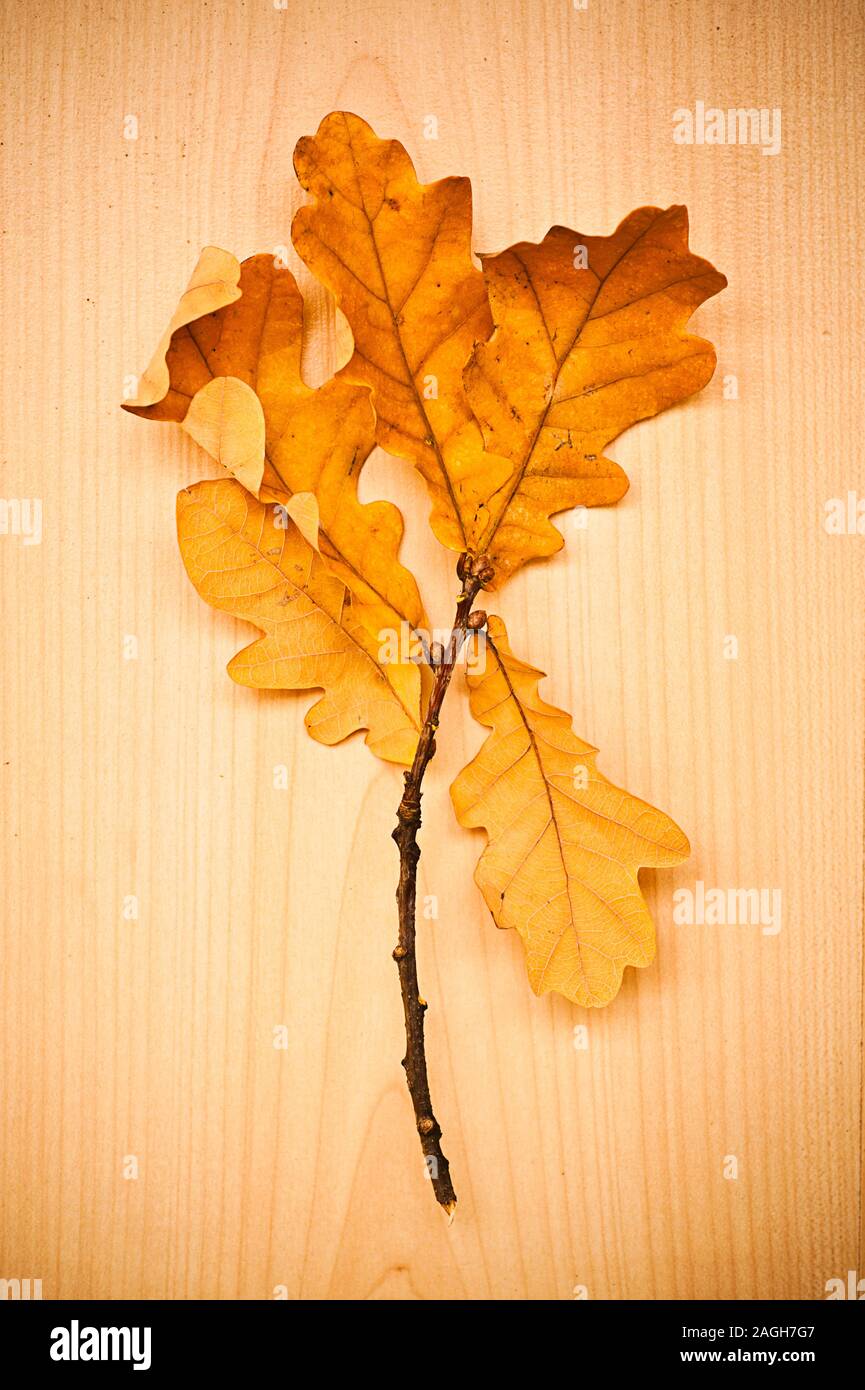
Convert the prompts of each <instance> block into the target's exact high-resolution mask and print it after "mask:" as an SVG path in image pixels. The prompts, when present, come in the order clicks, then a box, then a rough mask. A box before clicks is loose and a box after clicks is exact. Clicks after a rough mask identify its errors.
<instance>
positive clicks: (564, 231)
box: [464, 207, 727, 577]
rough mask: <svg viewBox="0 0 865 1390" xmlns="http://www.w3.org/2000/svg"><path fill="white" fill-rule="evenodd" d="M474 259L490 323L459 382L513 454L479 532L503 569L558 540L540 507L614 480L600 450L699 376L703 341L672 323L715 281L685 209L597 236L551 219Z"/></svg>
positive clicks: (489, 433) (705, 375)
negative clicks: (692, 240) (533, 234)
mask: <svg viewBox="0 0 865 1390" xmlns="http://www.w3.org/2000/svg"><path fill="white" fill-rule="evenodd" d="M481 259H482V262H483V267H484V277H485V280H486V284H487V289H488V291H489V297H490V304H491V308H492V313H493V318H494V320H495V325H496V326H495V330H494V332H493V334H492V336H491V337H490V339H489V341H488V342H485V343H481V344H479V345H478V346H477V347H476V348H475V349H474V352H473V354H472V357H471V360H470V361H469V363H468V365H467V367H466V370H465V374H464V381H465V387H466V395H467V397H468V401H469V404H470V405H471V408H472V410H473V411H474V413H475V415H476V416H477V419H478V420H479V421H480V424H481V428H482V430H483V434H484V439H485V441H486V445H487V448H488V449H489V450H491V451H494V452H495V453H497V454H502V455H504V456H505V457H506V458H507V459H508V460H509V461H510V463H511V466H512V471H511V474H510V476H509V478H508V480H507V482H506V483H505V484H504V485H503V486H502V487H501V488H499V489H498V491H497V492H495V493H492V494H490V496H489V497H488V499H487V504H488V509H489V511H488V520H487V522H486V525H485V527H484V529H483V532H482V534H481V536H480V538H479V540H478V549H479V551H480V552H481V553H486V554H488V555H489V557H490V559H491V561H492V563H493V565H494V567H495V570H496V573H497V575H498V576H499V577H504V576H506V575H508V574H510V573H512V572H513V570H515V569H516V568H517V567H518V566H519V565H520V564H522V563H523V562H524V561H525V560H528V559H532V558H534V557H536V556H542V555H549V554H552V553H553V552H554V551H556V550H558V549H559V548H560V547H561V545H562V536H561V533H560V532H559V531H558V530H557V529H556V527H554V526H553V525H552V523H551V522H550V520H549V518H550V516H551V515H552V514H554V513H555V512H560V511H564V510H565V509H566V508H568V507H574V506H578V505H580V506H586V507H597V506H602V505H605V504H607V503H611V502H616V501H618V499H619V498H620V497H621V496H622V495H623V494H624V493H625V492H626V491H627V487H628V480H627V477H626V476H625V474H624V473H623V472H622V470H621V468H619V466H618V464H616V463H613V462H612V461H611V460H610V459H607V458H605V457H604V449H605V448H606V446H607V445H608V444H609V442H610V440H612V439H615V438H616V436H617V435H619V434H621V433H622V431H623V430H625V429H627V428H628V426H629V425H633V424H634V423H636V421H638V420H645V419H647V418H648V417H649V416H651V415H657V414H658V413H659V411H662V410H666V409H667V407H668V406H671V405H674V404H676V402H678V401H681V400H684V399H685V397H687V396H690V395H693V394H694V392H696V391H699V390H701V389H702V387H704V386H705V385H706V383H707V382H708V381H709V379H710V377H711V376H712V373H713V371H714V369H715V351H714V348H713V347H712V345H711V343H708V342H705V341H704V340H703V339H702V338H696V337H693V336H691V335H690V334H687V333H685V332H684V327H685V324H686V323H687V321H688V319H689V318H690V317H691V314H692V313H693V312H694V310H695V309H696V308H697V307H698V305H700V304H702V302H703V300H704V299H708V298H709V297H710V296H711V295H713V294H717V293H718V291H719V290H722V289H723V288H724V286H725V285H726V283H727V281H726V279H725V278H724V276H723V275H721V274H719V272H718V271H716V270H715V269H714V268H713V266H711V265H710V264H709V262H708V261H705V260H702V259H701V258H700V257H699V256H695V255H693V254H692V253H691V252H690V251H689V250H688V214H687V210H686V209H685V208H684V207H671V208H667V209H666V211H662V210H661V209H659V208H651V207H647V208H638V209H637V211H636V212H632V213H631V214H630V216H628V217H626V218H625V220H624V221H623V222H622V223H621V224H620V226H619V227H618V228H617V230H616V231H615V232H614V233H613V234H612V236H607V237H595V236H583V235H582V233H580V232H573V231H570V230H569V229H568V228H567V227H553V228H552V229H551V230H550V231H549V232H548V233H547V235H546V236H545V237H544V240H543V241H542V242H540V243H538V244H534V243H532V242H520V243H519V244H518V245H516V246H512V247H511V248H510V249H509V250H507V251H503V252H502V253H501V254H500V255H497V256H483V257H482V258H481Z"/></svg>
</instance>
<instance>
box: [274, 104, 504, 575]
mask: <svg viewBox="0 0 865 1390" xmlns="http://www.w3.org/2000/svg"><path fill="white" fill-rule="evenodd" d="M294 164H295V169H296V171H297V176H298V178H299V179H300V182H301V184H302V185H303V187H304V188H306V189H307V190H308V191H309V192H310V193H311V194H313V196H314V198H315V202H314V203H312V204H310V205H309V206H307V207H303V208H301V209H300V211H299V212H298V213H297V214H296V216H295V218H294V223H293V226H292V239H293V241H294V245H295V247H296V249H297V251H298V254H299V255H300V256H301V257H302V258H303V260H304V261H305V262H306V264H307V265H308V266H309V267H310V269H311V270H312V271H313V273H314V274H315V275H316V276H317V277H318V279H319V280H321V281H322V283H323V284H325V285H327V286H328V288H329V289H331V290H332V291H333V293H334V294H335V296H336V299H337V303H338V304H339V307H340V308H341V309H342V311H343V313H344V314H345V316H346V318H347V319H348V322H349V324H350V326H351V330H352V333H353V334H354V344H355V346H354V354H353V356H352V358H351V360H350V361H349V362H348V364H347V365H346V366H345V367H344V368H343V369H342V372H341V373H340V375H341V376H342V377H343V378H344V379H345V380H347V381H352V382H362V383H365V384H367V385H369V386H371V387H372V388H373V390H374V401H375V409H376V438H377V440H378V442H379V443H380V444H381V445H383V446H384V448H386V449H388V450H389V451H390V452H391V453H394V454H398V455H399V456H400V457H402V458H407V459H409V460H410V461H411V462H412V463H414V464H415V465H416V466H417V467H418V469H419V470H420V472H421V473H422V475H423V477H424V478H425V480H426V482H427V485H428V487H429V490H430V493H431V497H432V502H433V511H432V515H431V518H430V520H431V524H432V527H433V530H434V531H435V534H436V535H437V536H438V538H439V539H440V540H441V541H442V542H443V543H444V544H445V545H447V546H450V547H451V548H452V549H454V550H474V549H475V547H476V541H477V538H478V536H479V527H480V526H481V524H482V523H483V521H485V519H486V513H485V511H484V505H485V500H486V498H487V497H488V496H489V495H490V494H491V493H494V492H496V491H497V490H498V489H499V488H500V487H501V486H503V485H504V482H505V480H506V479H507V477H508V476H509V475H510V472H511V466H510V464H509V463H508V462H507V461H506V460H505V459H502V458H496V457H494V456H493V455H491V454H489V453H487V452H485V450H484V446H483V439H482V437H481V432H480V429H479V427H478V424H477V421H476V420H475V419H474V417H473V416H472V413H471V411H470V409H469V407H468V404H467V402H466V398H465V393H464V390H463V383H462V372H463V368H464V366H465V364H466V361H467V359H468V356H469V354H470V352H471V350H472V347H473V346H474V343H475V342H476V340H478V339H481V338H485V337H487V336H488V334H489V333H490V331H491V329H492V319H491V317H490V310H489V304H488V302H487V295H486V290H485V289H484V282H483V277H482V275H481V273H480V271H479V270H477V269H476V267H475V266H474V265H473V264H472V258H471V221H472V209H471V185H470V183H469V180H468V179H465V178H447V179H441V180H440V181H439V182H438V183H431V184H421V183H419V182H418V180H417V177H416V176H415V171H414V166H413V165H412V162H411V160H410V159H409V157H408V155H407V153H406V151H405V149H404V148H403V146H402V145H401V144H400V143H399V142H398V141H397V140H380V139H379V138H378V137H377V136H376V135H375V133H374V132H373V130H372V129H371V128H370V126H368V125H367V123H366V121H363V120H361V119H360V117H359V116H354V115H351V114H350V113H349V112H344V111H337V112H334V113H332V114H331V115H329V116H326V117H325V119H324V120H323V121H322V123H321V125H320V126H319V128H318V133H317V134H316V135H315V136H310V137H307V138H305V139H303V140H301V141H299V143H298V145H297V148H296V150H295V155H294Z"/></svg>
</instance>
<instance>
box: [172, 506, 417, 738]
mask: <svg viewBox="0 0 865 1390" xmlns="http://www.w3.org/2000/svg"><path fill="white" fill-rule="evenodd" d="M177 534H178V540H179V542H180V553H181V556H182V557H183V563H184V565H185V566H186V571H187V573H188V575H189V577H190V579H191V580H192V583H193V584H194V585H195V587H196V589H197V590H198V592H199V593H200V594H201V597H202V598H203V599H205V600H206V601H207V602H208V603H209V604H211V605H212V607H214V608H219V609H222V611H223V612H226V613H231V614H232V615H233V616H234V617H237V618H244V619H246V620H247V621H248V622H251V623H254V624H255V625H256V627H258V628H260V629H261V630H262V631H263V632H264V633H265V636H263V637H260V638H259V639H258V640H257V641H255V642H253V643H252V644H251V646H249V647H246V648H245V649H244V650H243V651H242V652H239V653H238V655H237V656H235V657H234V658H233V659H232V661H231V662H230V663H229V667H228V671H229V675H230V676H231V677H232V679H233V680H235V681H237V682H238V683H239V684H241V685H248V686H254V687H255V688H257V689H259V690H309V689H315V688H321V689H322V690H323V691H324V695H323V696H322V698H321V699H320V700H318V701H317V702H316V703H315V704H314V705H312V706H311V708H310V709H309V711H308V713H307V715H306V719H305V723H306V727H307V729H308V731H309V733H310V734H311V735H312V737H313V738H314V739H316V740H317V741H318V742H319V743H327V744H333V743H339V742H341V741H342V739H344V738H347V737H348V736H349V734H352V733H354V732H355V731H356V730H358V729H366V730H367V734H366V742H367V744H368V746H369V747H370V748H371V749H372V751H373V752H374V753H376V754H377V755H378V757H380V758H384V759H386V760H388V761H391V762H398V763H408V762H410V761H411V758H412V755H413V753H414V748H415V744H416V743H417V737H418V733H419V729H420V725H419V719H418V714H417V711H416V710H415V709H414V708H410V707H407V706H405V705H403V704H402V703H401V702H400V700H399V698H398V695H397V693H396V691H395V690H394V689H393V686H392V685H391V683H390V682H389V680H388V678H387V674H386V672H385V670H384V669H383V666H382V662H381V658H380V657H379V655H378V645H379V644H378V643H377V642H376V641H374V640H371V639H370V637H369V634H368V633H367V632H366V630H365V628H364V626H363V625H362V624H361V623H359V622H358V621H357V620H356V619H354V618H353V617H352V612H351V604H350V603H349V602H348V595H347V590H346V587H345V585H344V584H343V583H342V582H341V581H340V580H339V579H338V578H337V577H336V575H335V574H333V573H332V571H331V570H330V569H329V567H328V566H327V564H326V562H325V561H324V560H323V559H322V557H321V555H320V554H319V553H318V552H317V551H316V550H315V548H314V547H313V546H311V545H310V544H309V541H308V540H307V539H306V538H305V537H304V536H303V535H302V534H301V531H300V530H299V528H298V527H297V525H296V524H295V522H294V521H293V520H292V519H291V518H290V517H285V516H280V515H279V514H274V509H273V508H272V507H268V506H266V505H265V504H264V503H263V502H260V501H258V499H256V498H254V497H252V496H250V494H249V493H248V492H247V491H246V489H245V488H243V487H242V486H241V485H240V484H239V483H238V482H236V481H235V480H234V479H231V478H225V479H221V480H217V481H215V482H202V483H196V484H195V485H194V486H193V487H191V488H187V489H186V490H184V491H183V492H181V493H180V494H179V496H178V499H177Z"/></svg>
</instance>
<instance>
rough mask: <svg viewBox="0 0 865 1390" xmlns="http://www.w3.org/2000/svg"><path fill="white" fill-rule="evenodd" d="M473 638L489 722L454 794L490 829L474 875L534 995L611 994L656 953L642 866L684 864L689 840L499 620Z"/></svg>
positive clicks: (475, 684) (477, 708)
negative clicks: (618, 776) (577, 721)
mask: <svg viewBox="0 0 865 1390" xmlns="http://www.w3.org/2000/svg"><path fill="white" fill-rule="evenodd" d="M473 641H474V642H475V643H476V644H477V646H478V650H477V651H475V652H474V653H473V654H471V658H470V661H469V663H468V669H469V671H470V672H472V671H473V673H472V674H469V675H468V676H467V680H468V685H469V689H470V703H471V709H472V713H473V714H474V716H475V718H476V719H477V720H478V721H479V722H480V723H481V724H484V725H486V726H487V727H488V728H489V729H490V730H491V732H490V733H489V734H488V735H487V739H486V741H485V743H484V744H483V746H482V747H481V749H480V751H479V753H478V754H477V755H476V757H475V758H474V759H473V760H472V761H471V762H470V763H469V764H468V766H467V767H466V768H464V769H463V771H462V772H461V773H460V774H459V776H458V777H457V779H456V781H455V782H454V784H453V786H452V788H451V795H452V798H453V802H454V807H455V810H456V813H457V818H458V820H459V821H460V824H461V825H464V826H467V827H469V828H478V827H482V828H484V829H485V830H486V832H487V836H488V842H487V845H486V848H485V849H484V851H483V853H482V855H481V857H480V861H479V863H478V866H477V870H476V873H475V879H476V882H477V883H478V886H479V887H480V889H481V891H482V893H483V895H484V898H485V899H486V902H487V905H488V907H489V909H490V911H491V913H492V914H493V917H494V919H495V922H496V925H497V926H499V927H515V928H516V929H517V931H518V932H519V934H520V936H521V937H522V939H523V944H524V946H525V951H526V964H527V967H528V974H529V981H530V984H531V987H532V989H533V990H534V992H535V994H545V993H547V991H548V990H556V991H558V992H559V993H560V994H563V995H565V996H566V998H568V999H571V1000H573V1001H574V1002H575V1003H577V1004H582V1005H585V1006H588V1007H591V1006H601V1005H604V1004H607V1003H609V1001H610V1000H611V999H612V998H613V997H614V996H615V995H616V994H617V992H618V990H619V987H620V985H621V981H622V973H623V971H624V968H625V966H627V965H635V966H645V965H648V964H649V963H650V961H651V960H652V959H653V958H654V954H655V933H654V927H653V925H652V919H651V917H650V915H649V911H648V908H647V907H646V903H645V901H644V899H643V896H642V893H641V892H640V886H639V882H638V878H637V874H638V870H639V869H640V868H641V867H644V866H652V867H656V868H659V867H668V866H671V865H673V864H679V863H681V862H682V860H684V859H687V857H688V855H689V853H690V849H689V845H688V841H687V839H686V838H685V836H684V835H683V833H682V831H681V830H680V829H679V828H678V826H677V825H675V824H674V823H673V821H671V820H670V818H669V816H666V815H664V814H663V812H661V811H656V810H655V809H654V808H653V807H651V806H649V805H647V803H646V802H645V801H640V800H638V799H637V797H635V796H631V795H630V794H629V793H628V792H625V791H622V790H620V788H618V787H616V786H614V785H613V784H612V782H608V781H607V779H606V778H605V777H604V776H603V775H602V774H601V773H600V772H599V771H598V769H597V767H596V766H595V758H596V755H597V749H596V748H593V747H592V746H591V744H588V743H584V742H583V741H582V739H579V738H577V737H576V735H575V734H574V733H573V731H572V728H571V719H570V716H569V715H567V714H565V713H564V712H563V711H562V710H559V709H556V708H554V707H553V706H552V705H548V704H546V703H545V702H544V701H543V700H542V699H541V698H540V696H539V694H538V683H539V681H540V680H542V679H543V674H544V673H543V672H542V671H537V670H535V669H534V667H532V666H528V665H526V663H525V662H522V661H520V660H518V658H517V657H515V656H514V655H513V653H512V652H511V649H510V646H509V644H508V637H507V632H506V631H505V626H504V623H503V622H502V621H501V619H500V618H496V617H491V618H490V619H489V621H488V636H487V639H486V642H485V643H484V634H479V635H478V636H476V637H475V638H474V639H473ZM482 658H484V660H483V662H482V660H481V659H482ZM473 668H474V669H473Z"/></svg>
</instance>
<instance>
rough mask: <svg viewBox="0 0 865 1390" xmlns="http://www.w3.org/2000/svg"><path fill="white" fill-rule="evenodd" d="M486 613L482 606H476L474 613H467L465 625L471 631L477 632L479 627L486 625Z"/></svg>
mask: <svg viewBox="0 0 865 1390" xmlns="http://www.w3.org/2000/svg"><path fill="white" fill-rule="evenodd" d="M486 622H487V615H486V613H485V612H484V610H483V609H482V608H476V609H475V611H474V613H469V616H468V618H467V620H466V627H468V628H470V629H471V631H472V632H477V631H478V629H479V628H482V627H486Z"/></svg>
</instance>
